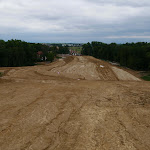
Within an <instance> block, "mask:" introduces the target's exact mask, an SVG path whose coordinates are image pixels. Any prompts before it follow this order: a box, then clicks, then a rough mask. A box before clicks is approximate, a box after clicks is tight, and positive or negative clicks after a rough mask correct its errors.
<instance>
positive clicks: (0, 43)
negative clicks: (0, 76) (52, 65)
mask: <svg viewBox="0 0 150 150" xmlns="http://www.w3.org/2000/svg"><path fill="white" fill-rule="evenodd" d="M39 51H40V52H41V55H40V56H38V55H37V52H39ZM58 53H60V54H62V53H69V49H68V47H60V48H58V47H56V46H52V47H50V46H47V45H44V44H40V43H27V42H24V41H21V40H8V41H7V42H5V41H4V40H0V67H18V66H31V65H34V64H35V63H36V62H38V61H50V62H52V61H53V60H54V57H55V56H56V55H57V54H58Z"/></svg>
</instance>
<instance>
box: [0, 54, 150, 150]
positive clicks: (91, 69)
mask: <svg viewBox="0 0 150 150" xmlns="http://www.w3.org/2000/svg"><path fill="white" fill-rule="evenodd" d="M0 72H4V76H3V77H2V78H1V79H0V150H149V149H150V142H149V141H150V82H146V81H141V80H140V79H139V78H137V77H135V76H134V75H132V74H131V72H130V73H129V72H127V71H126V70H123V69H121V68H117V67H116V66H112V65H111V64H109V63H107V62H104V61H101V60H97V59H95V58H93V57H89V56H88V57H85V56H84V57H83V56H80V57H68V58H66V59H65V60H59V61H56V62H54V63H51V64H49V65H42V66H33V67H18V68H0Z"/></svg>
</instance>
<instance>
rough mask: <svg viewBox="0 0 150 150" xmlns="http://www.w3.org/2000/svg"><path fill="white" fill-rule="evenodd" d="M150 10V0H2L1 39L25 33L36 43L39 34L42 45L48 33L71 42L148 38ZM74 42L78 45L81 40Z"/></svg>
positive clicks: (0, 14) (49, 37)
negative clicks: (98, 39)
mask: <svg viewBox="0 0 150 150" xmlns="http://www.w3.org/2000/svg"><path fill="white" fill-rule="evenodd" d="M149 10H150V1H149V0H143V1H140V0H126V1H124V0H119V1H117V0H105V1H104V0H93V1H89V0H76V1H74V0H50V1H49V0H36V1H33V0H26V1H23V0H0V18H1V19H0V34H1V35H0V38H3V36H6V35H8V36H7V38H8V39H9V38H12V34H13V37H15V35H16V37H18V35H19V34H20V33H21V35H22V36H24V35H28V36H29V37H28V39H31V38H32V39H31V40H34V36H32V35H33V34H34V33H37V34H38V35H39V36H40V35H41V42H44V41H42V37H44V34H45V36H46V37H47V39H51V38H52V36H53V37H54V36H55V40H56V39H57V37H58V40H60V37H61V38H62V37H63V38H64V39H63V40H66V41H68V42H69V40H70V39H72V40H73V37H74V36H78V39H79V40H80V39H82V40H83V41H84V37H85V39H87V36H88V40H92V39H96V38H98V37H101V38H102V37H112V39H114V37H116V38H117V37H118V38H119V37H120V35H126V32H128V31H129V32H130V33H128V34H129V38H130V37H133V38H141V39H142V38H148V36H149V35H147V34H146V33H148V32H149V26H150V21H149V18H150V11H149ZM23 33H24V35H23ZM47 34H49V36H47ZM138 34H139V35H140V37H136V35H138ZM63 35H64V36H63ZM126 38H128V35H127V37H126ZM148 39H149V38H148ZM43 40H45V38H43ZM74 40H75V41H74V42H78V41H77V37H74ZM85 41H86V40H85ZM39 42H40V41H39ZM56 42H57V41H56Z"/></svg>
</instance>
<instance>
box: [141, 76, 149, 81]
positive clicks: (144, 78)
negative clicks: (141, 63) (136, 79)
mask: <svg viewBox="0 0 150 150" xmlns="http://www.w3.org/2000/svg"><path fill="white" fill-rule="evenodd" d="M142 79H143V80H146V81H150V75H148V76H144V77H142Z"/></svg>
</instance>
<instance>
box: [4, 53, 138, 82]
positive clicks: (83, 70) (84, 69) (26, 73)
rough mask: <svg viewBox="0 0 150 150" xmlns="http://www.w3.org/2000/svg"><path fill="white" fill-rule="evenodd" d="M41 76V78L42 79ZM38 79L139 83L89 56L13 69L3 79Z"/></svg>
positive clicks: (124, 72) (117, 69)
mask: <svg viewBox="0 0 150 150" xmlns="http://www.w3.org/2000/svg"><path fill="white" fill-rule="evenodd" d="M42 76H43V77H42ZM9 77H10V78H23V79H25V78H27V79H29V78H30V79H32V78H33V79H40V77H42V78H47V79H50V78H52V77H59V78H70V79H77V80H107V81H117V80H125V81H126V80H129V81H133V80H135V81H140V79H138V78H136V77H135V76H133V75H131V74H130V73H128V72H126V71H124V70H121V69H119V68H117V67H113V66H112V65H111V64H109V63H107V62H104V61H101V60H98V59H95V58H93V57H90V56H84V57H83V56H78V57H73V56H71V57H67V58H66V59H64V60H63V59H60V60H59V61H57V62H54V63H52V64H50V65H45V66H34V67H23V68H21V69H18V68H16V69H15V68H14V69H12V70H10V71H9V72H8V73H7V76H5V78H9Z"/></svg>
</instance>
